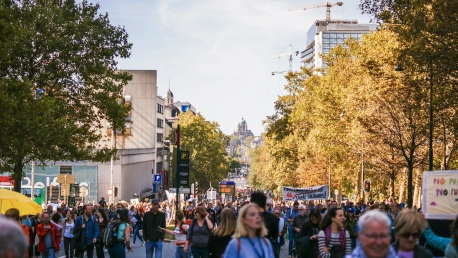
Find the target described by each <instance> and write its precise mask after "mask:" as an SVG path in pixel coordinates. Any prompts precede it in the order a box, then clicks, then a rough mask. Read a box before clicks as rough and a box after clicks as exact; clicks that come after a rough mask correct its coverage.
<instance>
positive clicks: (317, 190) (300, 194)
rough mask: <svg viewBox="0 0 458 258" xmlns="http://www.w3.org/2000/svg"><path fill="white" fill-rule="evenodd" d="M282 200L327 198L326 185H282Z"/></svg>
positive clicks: (327, 190)
mask: <svg viewBox="0 0 458 258" xmlns="http://www.w3.org/2000/svg"><path fill="white" fill-rule="evenodd" d="M281 190H282V193H283V201H295V200H298V201H305V200H325V199H327V198H328V194H329V188H328V185H318V186H312V187H309V188H295V187H289V186H282V189H281Z"/></svg>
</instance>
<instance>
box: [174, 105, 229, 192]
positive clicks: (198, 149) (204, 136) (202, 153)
mask: <svg viewBox="0 0 458 258" xmlns="http://www.w3.org/2000/svg"><path fill="white" fill-rule="evenodd" d="M179 124H180V137H181V145H180V148H181V150H187V151H189V155H190V160H189V172H190V180H191V182H199V185H200V186H201V187H203V188H206V187H209V186H210V183H212V186H217V185H218V182H219V181H221V180H222V179H223V178H224V177H225V176H226V175H227V172H228V171H229V157H228V155H227V152H226V147H227V146H228V144H229V137H227V136H226V135H224V134H223V133H222V132H221V130H220V129H219V125H218V124H217V123H215V122H207V121H206V120H205V118H204V117H203V116H202V115H201V114H197V115H195V114H193V113H192V112H186V113H182V114H180V115H179ZM174 153H176V149H175V150H174ZM170 167H171V168H175V167H176V155H173V156H172V159H171V164H170ZM172 175H173V176H172V178H175V173H172ZM175 181H176V180H174V181H173V182H174V184H175Z"/></svg>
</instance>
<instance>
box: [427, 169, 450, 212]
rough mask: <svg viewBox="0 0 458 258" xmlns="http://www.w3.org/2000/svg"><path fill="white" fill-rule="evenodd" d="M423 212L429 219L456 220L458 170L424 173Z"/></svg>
mask: <svg viewBox="0 0 458 258" xmlns="http://www.w3.org/2000/svg"><path fill="white" fill-rule="evenodd" d="M422 191H423V205H422V209H423V213H424V214H425V218H427V219H447V220H455V219H456V215H457V213H458V171H457V170H448V171H434V172H431V171H428V172H424V173H423V189H422Z"/></svg>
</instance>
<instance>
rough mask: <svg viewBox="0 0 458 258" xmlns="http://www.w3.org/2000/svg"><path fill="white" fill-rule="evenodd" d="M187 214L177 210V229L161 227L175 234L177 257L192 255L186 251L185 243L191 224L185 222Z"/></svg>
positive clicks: (183, 257) (182, 257)
mask: <svg viewBox="0 0 458 258" xmlns="http://www.w3.org/2000/svg"><path fill="white" fill-rule="evenodd" d="M184 219H185V216H184V213H183V211H180V210H179V211H177V212H176V215H175V230H173V231H172V230H168V229H166V228H161V229H162V231H164V232H166V233H169V234H171V235H174V236H175V245H176V251H175V258H189V257H191V255H190V253H189V252H187V253H185V252H184V245H185V243H186V234H187V232H188V230H189V225H188V224H186V222H185V220H184Z"/></svg>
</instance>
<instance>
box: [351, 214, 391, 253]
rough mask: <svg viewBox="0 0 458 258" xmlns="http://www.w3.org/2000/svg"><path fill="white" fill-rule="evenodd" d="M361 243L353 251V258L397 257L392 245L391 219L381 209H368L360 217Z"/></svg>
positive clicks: (359, 238)
mask: <svg viewBox="0 0 458 258" xmlns="http://www.w3.org/2000/svg"><path fill="white" fill-rule="evenodd" d="M358 228H359V231H358V240H359V243H360V244H359V245H358V246H357V247H356V248H355V249H354V250H353V252H352V253H351V258H366V257H367V258H397V257H398V256H397V255H396V251H395V250H394V248H393V247H392V246H391V245H390V238H391V234H390V220H389V218H388V216H387V215H386V213H384V212H381V211H379V210H371V211H366V212H365V213H364V214H363V215H361V217H360V218H359V219H358Z"/></svg>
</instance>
